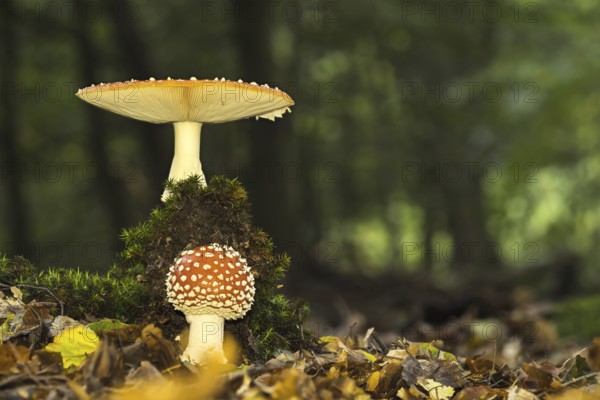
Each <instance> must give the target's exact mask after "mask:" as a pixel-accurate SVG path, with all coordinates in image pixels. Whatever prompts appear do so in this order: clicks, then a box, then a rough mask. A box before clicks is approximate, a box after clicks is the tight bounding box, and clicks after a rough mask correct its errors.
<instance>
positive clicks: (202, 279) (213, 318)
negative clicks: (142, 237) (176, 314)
mask: <svg viewBox="0 0 600 400" xmlns="http://www.w3.org/2000/svg"><path fill="white" fill-rule="evenodd" d="M254 293H255V288H254V277H253V275H252V272H251V270H250V267H248V264H247V263H246V260H245V259H244V258H242V257H241V256H240V254H239V253H238V252H237V251H235V250H234V249H232V248H231V247H228V246H222V245H219V244H217V243H213V244H211V245H206V246H199V247H197V248H195V249H193V250H184V251H182V252H181V254H180V256H179V258H177V259H176V260H175V263H174V264H173V265H172V266H171V267H170V269H169V274H168V276H167V299H168V301H169V302H170V303H171V304H173V306H174V307H175V309H177V310H180V311H182V312H183V313H184V314H185V316H186V319H187V320H188V322H189V323H190V338H189V344H188V347H187V348H186V350H185V351H184V353H183V355H182V359H183V360H184V361H188V362H191V363H194V364H203V363H205V362H206V360H208V359H210V358H213V359H216V360H217V361H219V362H224V360H225V357H224V355H223V348H222V343H223V324H224V320H225V319H227V320H230V319H238V318H241V317H243V316H244V315H246V313H247V312H248V311H249V310H250V308H251V307H252V303H253V301H254Z"/></svg>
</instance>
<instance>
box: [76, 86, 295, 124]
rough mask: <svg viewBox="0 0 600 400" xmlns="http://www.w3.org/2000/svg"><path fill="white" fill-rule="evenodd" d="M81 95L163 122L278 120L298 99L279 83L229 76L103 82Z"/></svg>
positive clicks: (106, 106) (79, 94)
mask: <svg viewBox="0 0 600 400" xmlns="http://www.w3.org/2000/svg"><path fill="white" fill-rule="evenodd" d="M76 95H77V97H79V98H80V99H82V100H84V101H86V102H88V103H90V104H93V105H95V106H97V107H100V108H104V109H106V110H109V111H112V112H114V113H117V114H120V115H124V116H126V117H130V118H134V119H138V120H142V121H147V122H152V123H157V124H160V123H169V122H181V121H191V122H201V123H221V122H228V121H235V120H238V119H244V118H250V117H257V118H258V117H260V118H267V119H270V120H274V119H275V118H278V117H281V116H282V115H283V114H284V113H285V112H289V111H290V109H289V107H290V106H292V105H293V104H294V101H293V100H292V98H291V97H290V96H289V95H287V94H286V93H285V92H283V91H281V90H279V89H277V88H270V87H269V86H268V85H258V84H256V83H254V82H252V83H244V82H242V81H237V82H236V81H228V80H225V79H224V78H223V79H221V80H218V79H215V80H197V79H195V78H192V79H189V80H183V79H170V78H169V79H165V80H155V79H153V78H151V79H150V80H147V81H138V80H131V81H126V82H116V83H107V84H104V83H102V84H99V85H92V86H89V87H87V88H84V89H80V90H79V91H78V92H77V94H76Z"/></svg>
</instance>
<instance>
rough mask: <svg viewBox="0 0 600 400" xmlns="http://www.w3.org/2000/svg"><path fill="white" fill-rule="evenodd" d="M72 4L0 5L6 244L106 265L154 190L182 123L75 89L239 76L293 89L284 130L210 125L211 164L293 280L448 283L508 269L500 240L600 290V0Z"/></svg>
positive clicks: (533, 261)
mask: <svg viewBox="0 0 600 400" xmlns="http://www.w3.org/2000/svg"><path fill="white" fill-rule="evenodd" d="M69 4H71V3H69ZM74 4H75V5H72V6H70V7H75V8H74V10H75V12H74V13H71V14H70V13H69V12H68V7H69V6H68V5H67V4H66V3H60V2H52V1H49V0H48V1H45V0H24V1H22V2H19V3H12V2H3V3H2V17H3V24H2V28H1V29H2V35H1V39H0V42H1V44H2V55H1V56H0V60H1V62H2V64H1V65H2V69H1V70H0V74H1V82H2V92H1V93H2V98H1V100H0V101H1V104H2V107H1V109H0V118H1V120H0V121H1V123H0V134H1V138H2V142H3V146H2V150H1V151H0V162H1V165H2V174H1V175H0V178H1V180H0V188H1V189H2V190H1V195H0V218H1V220H2V221H3V223H2V224H0V243H1V244H2V248H0V252H2V253H8V254H11V255H13V254H23V255H25V256H26V257H28V258H30V259H32V261H33V262H34V263H35V264H38V265H42V266H52V265H61V266H64V265H72V266H79V267H80V268H81V269H82V270H87V269H91V270H104V269H106V268H107V267H108V266H109V265H112V263H113V261H114V256H115V254H116V253H118V251H119V250H121V244H119V241H118V236H119V232H120V231H121V229H122V228H125V227H130V226H135V225H137V224H138V223H139V222H140V221H143V220H144V219H145V218H146V216H147V215H148V213H149V212H150V210H151V209H152V208H154V207H155V206H156V204H158V201H159V197H160V193H161V190H162V188H161V182H163V181H164V180H165V179H166V177H167V174H168V168H169V163H170V157H171V154H172V127H171V126H154V125H150V124H145V123H142V122H138V121H132V120H127V119H124V118H122V117H119V116H116V115H113V114H110V113H107V112H103V111H101V110H97V109H93V108H92V107H90V106H89V105H87V104H84V103H83V102H79V101H77V100H76V99H75V97H74V92H75V91H76V89H77V88H79V87H83V86H87V85H89V84H91V83H96V82H99V81H103V82H110V81H120V80H125V79H130V78H136V79H144V78H148V77H150V76H153V77H156V78H166V77H167V76H171V77H182V78H187V77H190V76H197V77H199V78H211V79H212V78H214V77H215V76H218V77H222V76H225V77H227V78H229V79H238V78H242V79H244V80H245V81H260V82H261V83H262V82H267V83H269V84H272V85H277V86H279V87H280V88H282V89H284V90H286V91H288V93H289V94H290V95H292V97H293V98H294V99H295V100H296V105H295V106H294V107H293V113H292V114H291V115H286V116H285V118H284V119H283V120H281V121H277V122H276V123H274V124H273V123H271V122H269V121H254V120H252V121H251V120H248V121H239V122H235V123H229V124H223V125H206V126H205V127H204V128H203V144H202V146H203V147H202V160H203V163H204V167H205V172H206V173H207V175H208V176H209V177H210V176H214V175H221V174H224V175H227V176H229V177H238V178H239V179H240V181H241V182H242V184H243V185H244V187H245V188H246V189H247V190H248V192H249V196H250V201H251V203H252V204H253V209H252V213H253V215H254V223H255V225H257V226H260V227H262V228H264V230H265V231H266V232H268V233H269V234H270V235H271V236H272V237H273V239H274V243H275V245H276V247H277V248H278V249H279V250H284V251H287V252H288V253H289V254H290V256H291V257H292V261H293V265H292V270H291V273H292V276H296V277H297V276H300V275H302V274H307V273H309V274H310V273H313V272H314V271H316V270H318V269H319V268H320V267H322V266H323V265H325V266H327V267H330V268H333V269H335V270H336V271H342V272H348V273H366V274H377V273H379V272H383V271H388V270H399V271H414V270H428V271H430V272H431V273H432V276H434V277H436V278H440V279H446V278H447V277H448V275H451V274H452V273H454V272H456V271H457V268H462V267H465V266H466V267H469V266H476V267H482V268H484V267H485V268H487V267H490V266H491V265H494V264H496V263H497V262H498V260H496V259H495V258H494V257H490V256H489V254H487V253H485V252H484V251H483V248H484V246H485V245H486V244H489V243H492V244H494V246H496V247H495V248H496V249H499V250H500V253H501V254H500V262H501V263H502V264H506V265H511V266H513V265H514V266H518V267H524V268H525V267H530V266H531V265H542V264H544V263H545V262H548V261H549V260H551V259H552V258H553V257H554V256H555V255H556V254H557V253H558V252H563V251H571V252H575V253H577V254H579V255H580V256H582V258H583V260H584V265H585V267H586V268H585V270H584V273H583V275H582V276H581V277H580V279H579V283H580V284H581V287H582V288H583V289H584V290H590V291H592V290H594V288H597V285H598V283H599V279H598V275H597V273H595V271H596V266H597V260H598V257H599V256H600V254H599V251H600V250H599V249H600V246H598V245H597V243H598V241H599V240H600V229H599V227H600V208H599V207H600V206H599V203H598V202H597V201H596V199H597V198H598V193H599V192H600V190H599V189H600V135H598V124H599V122H600V121H599V117H600V114H599V110H600V108H599V95H598V93H600V91H599V86H600V80H599V79H598V73H597V72H598V68H599V66H600V65H599V64H600V57H599V55H600V37H599V35H600V33H599V31H598V29H596V25H597V24H596V22H597V20H598V17H599V16H600V4H596V3H594V2H591V1H584V0H575V1H571V2H568V3H565V2H560V1H557V0H537V1H514V0H498V1H487V0H485V1H484V0H480V1H475V2H469V4H471V5H470V6H466V5H465V4H466V3H460V2H458V3H456V2H445V1H396V0H377V1H376V2H371V3H363V2H348V1H346V2H342V1H324V0H322V1H313V0H299V1H295V2H286V1H284V2H278V3H269V2H266V1H264V2H263V1H255V2H236V1H199V2H192V1H184V0H173V1H169V2H161V1H145V2H140V1H127V2H117V1H116V0H111V1H106V2H102V3H99V2H93V1H88V0H80V1H77V2H75V3H74ZM54 6H56V7H58V8H59V10H60V11H61V12H60V15H58V16H54V14H51V10H52V9H51V7H54ZM92 9H93V10H100V11H99V14H98V15H97V16H96V17H90V16H89V15H88V16H87V17H85V15H86V14H85V13H84V12H83V11H86V10H87V11H89V10H92ZM455 9H456V10H458V14H456V13H455V12H454V10H455ZM28 10H34V11H31V12H29V11H28ZM256 10H258V14H256V12H257V11H256ZM269 10H270V11H269ZM294 10H300V14H298V13H297V12H296V13H294ZM494 10H499V14H498V13H494ZM253 13H254V14H253ZM15 163H16V164H15ZM15 170H16V171H17V172H14V171H15ZM28 171H29V172H28ZM69 171H72V172H73V173H72V174H71V173H70V172H69ZM456 171H458V172H459V173H460V177H459V178H456V179H455V178H454V176H455V175H452V174H453V173H456ZM57 174H60V176H58V175H57ZM467 242H476V243H477V246H478V247H476V250H475V253H474V256H473V257H470V258H464V257H463V258H459V259H458V260H456V259H455V257H454V256H453V253H452V251H451V250H448V249H451V248H450V247H449V246H451V245H452V244H456V243H458V244H459V245H460V244H461V243H462V244H464V243H467ZM414 246H416V249H417V250H414V249H415V247H414ZM409 250H410V251H409ZM429 250H433V253H432V252H431V251H429ZM458 270H459V271H460V269H458ZM294 282H295V280H294V279H292V280H291V281H290V282H289V285H290V286H291V287H293V286H294Z"/></svg>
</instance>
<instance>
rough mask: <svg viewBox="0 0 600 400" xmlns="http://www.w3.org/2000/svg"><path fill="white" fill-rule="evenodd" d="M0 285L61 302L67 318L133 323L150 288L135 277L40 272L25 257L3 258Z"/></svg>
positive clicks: (55, 270)
mask: <svg viewBox="0 0 600 400" xmlns="http://www.w3.org/2000/svg"><path fill="white" fill-rule="evenodd" d="M0 282H2V283H3V284H5V285H9V286H12V285H17V286H20V287H21V288H22V292H23V294H24V296H25V298H26V300H31V299H36V300H38V301H41V300H48V301H55V302H56V300H57V299H58V300H59V301H60V302H62V303H63V307H64V313H65V315H68V316H70V317H72V318H84V317H85V316H86V314H87V315H94V316H110V317H112V318H115V319H119V320H122V321H134V320H135V316H136V315H139V313H140V312H142V311H143V310H142V306H141V305H142V304H144V302H146V301H147V286H146V285H145V284H143V283H141V282H139V281H138V280H136V279H135V277H122V278H120V279H116V278H115V277H114V276H113V275H112V274H110V273H109V274H97V273H93V272H88V271H85V272H83V271H80V270H78V269H68V268H49V269H46V270H43V271H38V270H36V268H35V267H34V266H33V264H31V263H30V262H29V261H27V260H25V259H23V258H16V259H13V260H10V259H8V258H6V257H2V258H0ZM48 290H49V291H51V292H52V294H53V295H54V296H52V295H51V294H49V293H48ZM57 306H58V305H57ZM57 308H58V307H57Z"/></svg>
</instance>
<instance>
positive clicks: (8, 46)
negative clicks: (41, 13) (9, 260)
mask: <svg viewBox="0 0 600 400" xmlns="http://www.w3.org/2000/svg"><path fill="white" fill-rule="evenodd" d="M12 5H13V2H10V1H2V2H0V15H2V16H3V21H2V23H0V37H2V40H1V41H0V43H2V47H1V50H0V52H1V53H0V54H1V55H0V63H1V64H0V68H1V69H0V83H2V85H3V86H4V89H3V90H2V99H1V100H0V104H2V108H1V110H2V114H1V115H2V122H1V123H0V143H2V145H1V146H0V154H1V155H2V159H3V163H4V166H3V168H2V169H3V174H2V175H0V182H1V184H2V185H3V186H4V185H5V189H4V190H3V192H5V193H6V200H7V203H6V204H7V206H6V208H5V210H3V214H5V215H6V218H8V223H7V224H6V227H7V228H8V235H9V238H10V246H6V248H4V249H3V250H6V251H9V250H10V249H11V248H12V249H14V251H15V252H16V253H17V254H18V253H19V252H20V250H19V249H22V248H24V247H25V246H26V244H27V242H28V240H29V232H28V230H29V221H28V220H29V218H28V214H27V203H26V201H25V197H24V195H23V188H22V184H23V177H22V176H21V174H20V172H19V171H21V170H22V169H31V168H33V166H31V165H26V164H20V163H19V162H20V161H21V160H19V157H18V155H17V154H18V150H17V146H18V144H17V118H18V116H19V102H20V101H21V99H20V98H19V96H20V95H19V93H18V90H19V89H18V88H19V82H18V74H17V68H18V66H19V48H20V47H19V46H20V37H19V35H18V32H17V26H16V23H15V21H14V20H13V18H12V16H13V15H16V10H14V9H13V7H12ZM9 88H12V89H14V92H13V90H12V89H9ZM4 174H5V175H4ZM10 255H15V254H10Z"/></svg>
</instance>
